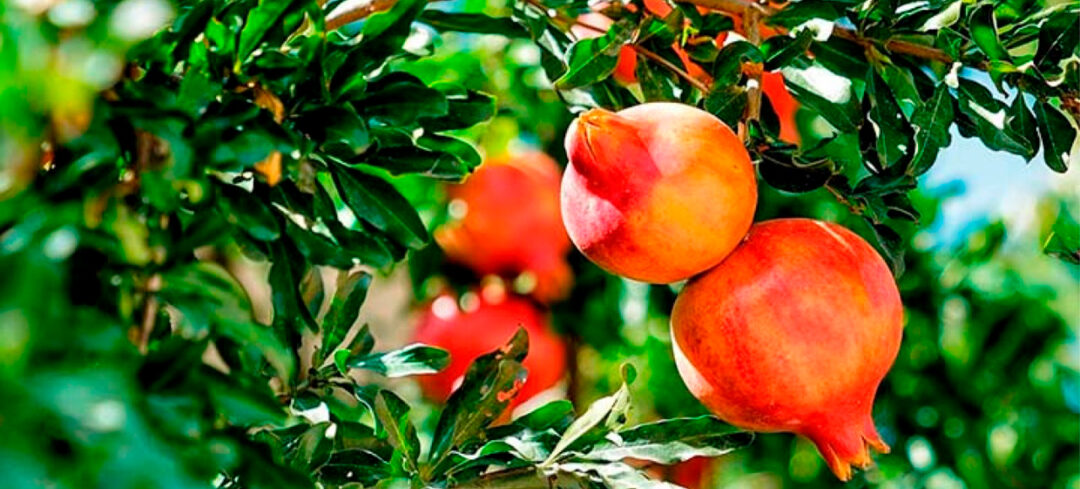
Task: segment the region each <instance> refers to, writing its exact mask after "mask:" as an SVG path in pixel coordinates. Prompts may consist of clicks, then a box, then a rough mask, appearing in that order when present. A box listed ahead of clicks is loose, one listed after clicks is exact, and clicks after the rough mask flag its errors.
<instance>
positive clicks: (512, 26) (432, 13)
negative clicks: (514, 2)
mask: <svg viewBox="0 0 1080 489" xmlns="http://www.w3.org/2000/svg"><path fill="white" fill-rule="evenodd" d="M420 22H423V23H425V24H428V25H430V26H431V27H434V28H436V29H438V30H440V31H457V32H473V33H477V34H498V35H501V36H505V37H529V33H528V32H527V31H525V28H524V27H522V26H521V25H520V24H518V23H517V22H514V20H513V19H510V18H508V17H491V16H489V15H485V14H478V13H462V12H444V11H442V10H425V11H424V12H423V13H421V14H420Z"/></svg>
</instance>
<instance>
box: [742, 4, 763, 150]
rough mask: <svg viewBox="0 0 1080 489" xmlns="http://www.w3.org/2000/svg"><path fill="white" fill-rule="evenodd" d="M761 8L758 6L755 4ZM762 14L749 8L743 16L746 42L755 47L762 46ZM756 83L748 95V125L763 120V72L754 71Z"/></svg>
mask: <svg viewBox="0 0 1080 489" xmlns="http://www.w3.org/2000/svg"><path fill="white" fill-rule="evenodd" d="M753 5H755V6H760V5H758V4H756V3H755V4H753ZM761 15H762V12H761V11H760V10H758V9H754V8H748V9H746V12H745V13H743V15H742V20H743V32H745V33H746V40H747V41H750V44H753V45H755V46H760V45H761V29H760V28H759V27H758V25H759V24H760V23H761ZM750 77H751V79H752V80H754V83H752V84H750V87H749V89H748V90H747V93H746V97H747V99H746V119H745V120H746V123H747V124H749V123H750V121H756V120H758V119H760V118H761V91H762V90H761V70H754V71H753V73H751V75H750ZM749 134H750V131H749V128H747V131H746V132H744V133H743V134H742V135H743V136H749Z"/></svg>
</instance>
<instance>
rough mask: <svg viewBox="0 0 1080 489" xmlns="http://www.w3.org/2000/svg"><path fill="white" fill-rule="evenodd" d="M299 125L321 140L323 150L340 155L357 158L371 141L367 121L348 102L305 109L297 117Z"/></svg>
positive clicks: (312, 138) (308, 133)
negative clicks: (305, 110)
mask: <svg viewBox="0 0 1080 489" xmlns="http://www.w3.org/2000/svg"><path fill="white" fill-rule="evenodd" d="M296 127H297V128H298V129H299V130H300V131H302V132H304V133H305V134H307V135H308V137H309V138H310V139H311V140H314V141H318V142H319V143H318V145H319V146H318V147H319V149H320V150H322V151H325V152H326V153H328V154H330V155H332V156H336V157H338V158H343V159H350V158H354V157H356V156H357V155H361V154H364V153H365V152H366V151H367V149H368V147H369V146H370V145H371V135H370V133H369V130H368V125H367V123H366V122H364V119H363V118H362V117H360V114H357V113H356V110H355V109H353V107H352V106H351V105H348V104H342V105H338V106H325V107H319V108H317V109H314V110H310V111H307V112H304V113H303V114H300V116H299V117H298V118H297V121H296Z"/></svg>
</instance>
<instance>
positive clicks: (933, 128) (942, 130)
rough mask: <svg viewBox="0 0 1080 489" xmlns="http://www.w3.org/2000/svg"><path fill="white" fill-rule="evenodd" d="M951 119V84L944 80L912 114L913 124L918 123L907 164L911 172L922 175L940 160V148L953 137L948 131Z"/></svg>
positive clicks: (946, 144)
mask: <svg viewBox="0 0 1080 489" xmlns="http://www.w3.org/2000/svg"><path fill="white" fill-rule="evenodd" d="M952 122H953V100H952V96H951V95H949V87H948V86H946V85H945V84H944V83H942V84H939V85H938V86H937V88H935V89H934V94H933V95H932V96H930V99H929V100H927V101H926V102H925V103H923V104H922V105H921V106H920V107H919V109H918V110H916V111H915V115H914V116H913V117H912V118H911V124H912V125H913V126H915V136H914V141H915V153H914V156H913V157H912V160H911V163H910V164H909V166H908V173H909V174H911V175H913V176H919V175H922V174H923V173H926V171H927V170H929V169H930V167H931V166H932V165H933V164H934V162H935V161H936V160H937V154H938V151H939V150H940V149H941V148H944V147H947V146H948V145H949V143H950V141H951V139H952V137H951V136H950V135H949V127H950V126H952Z"/></svg>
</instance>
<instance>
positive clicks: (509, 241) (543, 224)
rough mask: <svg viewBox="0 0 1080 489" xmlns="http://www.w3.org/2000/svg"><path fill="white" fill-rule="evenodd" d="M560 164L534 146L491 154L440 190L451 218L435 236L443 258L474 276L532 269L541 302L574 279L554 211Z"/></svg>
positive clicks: (565, 289)
mask: <svg viewBox="0 0 1080 489" xmlns="http://www.w3.org/2000/svg"><path fill="white" fill-rule="evenodd" d="M559 179H560V172H559V166H558V164H556V163H555V160H553V159H551V157H549V156H548V155H546V154H543V153H540V152H531V153H525V154H521V155H516V156H505V157H500V158H492V159H490V160H488V161H486V162H484V164H483V165H481V166H480V168H479V169H478V170H476V172H475V173H473V174H472V175H471V176H469V178H468V179H466V180H465V182H464V183H462V184H458V185H453V186H451V187H449V188H448V189H447V193H448V196H449V198H450V214H451V219H450V221H449V222H448V223H447V224H446V225H444V226H442V227H441V228H439V229H438V230H436V231H435V240H436V241H437V242H438V243H439V246H441V247H442V249H443V251H445V252H446V257H447V259H449V260H450V261H453V262H456V263H460V264H462V265H465V266H467V267H469V268H470V269H472V270H473V271H475V272H477V273H479V274H481V275H487V274H503V275H511V276H514V275H518V274H521V273H529V274H532V275H533V276H534V278H535V287H534V288H533V289H532V291H531V293H532V295H533V296H534V297H535V298H536V299H537V300H539V301H541V302H550V301H553V300H557V299H560V298H563V297H565V296H566V294H567V293H568V292H569V289H570V286H571V285H572V283H573V275H572V272H571V270H570V265H569V264H568V263H567V262H566V253H567V252H568V251H569V250H570V240H569V238H568V237H567V236H566V231H565V230H564V229H563V226H562V218H561V217H560V216H559Z"/></svg>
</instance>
